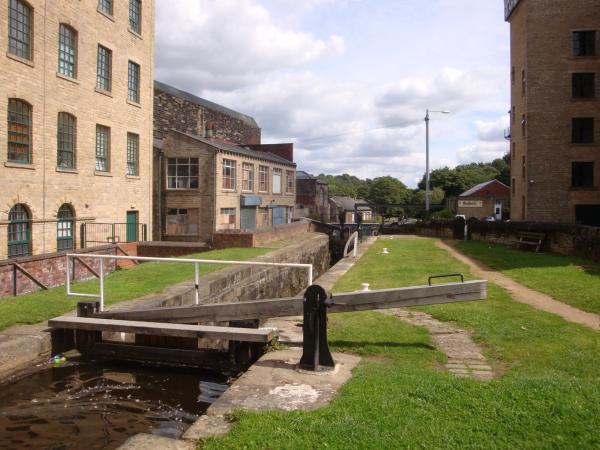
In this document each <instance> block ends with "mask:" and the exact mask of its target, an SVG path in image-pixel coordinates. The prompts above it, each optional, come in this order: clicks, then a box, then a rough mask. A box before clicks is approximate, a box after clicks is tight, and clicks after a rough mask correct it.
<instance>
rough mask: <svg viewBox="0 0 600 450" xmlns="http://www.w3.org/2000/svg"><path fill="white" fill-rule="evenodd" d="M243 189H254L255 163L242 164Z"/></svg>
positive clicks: (249, 190) (248, 190)
mask: <svg viewBox="0 0 600 450" xmlns="http://www.w3.org/2000/svg"><path fill="white" fill-rule="evenodd" d="M242 191H247V192H252V191H254V164H249V163H243V164H242Z"/></svg>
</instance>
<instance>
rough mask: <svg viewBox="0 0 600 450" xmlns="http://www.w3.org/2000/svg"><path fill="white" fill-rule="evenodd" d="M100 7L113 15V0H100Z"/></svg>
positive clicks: (104, 11)
mask: <svg viewBox="0 0 600 450" xmlns="http://www.w3.org/2000/svg"><path fill="white" fill-rule="evenodd" d="M98 9H99V10H100V11H102V12H103V13H106V14H108V15H109V16H112V15H113V2H112V0H98Z"/></svg>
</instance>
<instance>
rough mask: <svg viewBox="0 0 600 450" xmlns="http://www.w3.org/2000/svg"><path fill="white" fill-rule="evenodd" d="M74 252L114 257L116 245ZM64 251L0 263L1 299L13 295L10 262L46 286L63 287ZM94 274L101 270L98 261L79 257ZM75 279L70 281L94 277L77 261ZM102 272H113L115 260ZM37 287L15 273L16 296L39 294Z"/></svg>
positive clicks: (107, 264) (107, 262) (64, 271)
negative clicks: (16, 264) (31, 293)
mask: <svg viewBox="0 0 600 450" xmlns="http://www.w3.org/2000/svg"><path fill="white" fill-rule="evenodd" d="M74 253H78V254H82V255H84V254H89V253H95V254H100V255H116V254H117V246H116V245H106V246H102V247H96V248H93V249H86V250H78V251H76V252H74ZM65 254H66V253H65V252H61V253H52V254H48V255H41V256H32V257H27V258H16V259H8V260H4V261H1V262H0V298H1V297H8V296H11V295H13V276H14V269H13V267H14V266H13V263H14V262H16V263H18V264H19V265H20V266H21V267H23V268H24V269H25V270H26V271H27V272H29V273H30V274H31V275H32V276H33V277H35V278H36V279H37V280H38V281H40V282H41V283H43V284H44V285H45V286H47V287H56V286H62V285H63V284H64V283H65V280H66V267H67V258H66V256H65ZM82 259H83V260H84V261H85V263H86V264H88V265H89V266H90V267H91V268H92V269H94V270H95V271H96V272H98V271H99V270H100V265H99V264H100V262H99V260H92V259H88V258H82ZM73 270H74V276H73V277H72V278H71V279H75V280H87V279H90V278H95V277H94V275H93V274H92V273H90V271H89V270H87V269H86V268H85V267H84V266H83V265H82V264H81V263H80V262H78V261H74V264H73ZM104 270H105V273H110V272H113V271H114V270H115V262H114V260H108V261H105V262H104ZM39 289H40V288H39V287H38V285H37V284H35V283H34V282H33V281H31V280H30V279H29V278H27V277H26V276H25V275H24V274H22V273H21V272H19V271H18V270H17V294H18V295H20V294H27V293H30V292H35V291H38V290H39Z"/></svg>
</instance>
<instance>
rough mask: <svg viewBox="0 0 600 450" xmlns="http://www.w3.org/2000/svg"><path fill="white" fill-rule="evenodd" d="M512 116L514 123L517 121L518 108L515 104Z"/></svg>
mask: <svg viewBox="0 0 600 450" xmlns="http://www.w3.org/2000/svg"><path fill="white" fill-rule="evenodd" d="M510 118H511V120H512V123H515V121H516V120H517V108H515V107H514V106H513V107H512V108H511V113H510Z"/></svg>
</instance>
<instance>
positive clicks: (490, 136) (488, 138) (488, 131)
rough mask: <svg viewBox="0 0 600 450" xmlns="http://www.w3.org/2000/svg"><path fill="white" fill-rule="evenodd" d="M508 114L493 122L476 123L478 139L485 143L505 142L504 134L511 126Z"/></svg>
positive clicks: (480, 121) (479, 121) (478, 121)
mask: <svg viewBox="0 0 600 450" xmlns="http://www.w3.org/2000/svg"><path fill="white" fill-rule="evenodd" d="M509 122H510V119H509V117H508V114H507V115H506V116H502V117H500V118H499V119H498V120H495V121H493V122H484V121H482V120H477V121H475V126H476V127H477V137H478V138H479V139H480V140H481V141H484V142H503V141H504V132H505V130H506V129H507V128H508V126H509Z"/></svg>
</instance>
